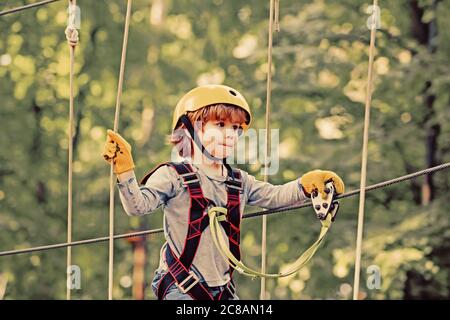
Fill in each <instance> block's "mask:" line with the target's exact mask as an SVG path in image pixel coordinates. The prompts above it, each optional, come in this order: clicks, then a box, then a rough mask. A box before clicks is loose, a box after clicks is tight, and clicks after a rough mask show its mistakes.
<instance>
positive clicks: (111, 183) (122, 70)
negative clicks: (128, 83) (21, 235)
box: [108, 0, 132, 300]
mask: <svg viewBox="0 0 450 320" xmlns="http://www.w3.org/2000/svg"><path fill="white" fill-rule="evenodd" d="M131 2H132V0H128V3H127V13H126V18H125V30H124V34H123V44H122V57H121V59H120V72H119V83H118V85H117V99H116V112H115V115H114V132H117V131H118V129H119V115H120V99H121V97H122V88H123V77H124V73H125V62H126V56H127V45H128V30H129V27H130V15H131ZM113 169H114V164H113V163H112V162H111V169H110V174H109V175H110V178H109V265H108V299H109V300H112V298H113V296H112V295H113V277H114V275H113V270H114V191H115V185H114V170H113Z"/></svg>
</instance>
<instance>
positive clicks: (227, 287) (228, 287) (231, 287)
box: [224, 280, 236, 297]
mask: <svg viewBox="0 0 450 320" xmlns="http://www.w3.org/2000/svg"><path fill="white" fill-rule="evenodd" d="M224 290H228V292H229V293H231V296H232V297H234V294H235V293H236V287H235V286H234V284H233V281H232V280H230V281H229V282H228V283H227V284H226V285H225V289H224Z"/></svg>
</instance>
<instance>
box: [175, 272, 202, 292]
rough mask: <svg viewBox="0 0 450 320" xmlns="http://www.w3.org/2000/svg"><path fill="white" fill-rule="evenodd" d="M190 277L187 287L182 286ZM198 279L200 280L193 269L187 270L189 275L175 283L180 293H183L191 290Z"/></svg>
mask: <svg viewBox="0 0 450 320" xmlns="http://www.w3.org/2000/svg"><path fill="white" fill-rule="evenodd" d="M191 279H193V281H192V283H191V284H189V285H188V286H187V287H184V285H185V284H187V283H188V281H189V280H191ZM199 281H200V280H199V278H198V277H197V275H196V274H195V273H194V272H193V271H189V275H188V276H187V277H186V279H184V280H183V281H181V282H180V283H177V287H178V289H180V291H181V293H183V294H184V293H187V292H188V291H189V290H191V289H192V288H193V287H194V286H195V285H196V284H197V283H198V282H199Z"/></svg>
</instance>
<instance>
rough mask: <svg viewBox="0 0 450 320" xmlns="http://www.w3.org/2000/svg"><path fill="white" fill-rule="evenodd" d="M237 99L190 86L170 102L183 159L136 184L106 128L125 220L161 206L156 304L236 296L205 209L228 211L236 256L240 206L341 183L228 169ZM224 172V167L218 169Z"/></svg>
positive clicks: (287, 200)
mask: <svg viewBox="0 0 450 320" xmlns="http://www.w3.org/2000/svg"><path fill="white" fill-rule="evenodd" d="M251 117H252V115H251V111H250V108H249V106H248V104H247V102H246V100H245V99H244V97H243V96H242V95H241V94H240V93H239V92H238V91H236V90H234V89H232V88H230V87H227V86H223V85H207V86H200V87H197V88H195V89H193V90H191V91H190V92H188V93H187V94H186V95H185V96H184V97H183V98H182V99H181V100H180V101H179V103H178V104H177V106H176V108H175V112H174V117H173V123H172V134H171V136H170V141H171V143H172V144H174V146H175V147H176V148H177V151H178V153H179V155H180V156H181V157H182V158H183V161H182V162H168V163H163V164H161V165H159V166H158V167H157V168H156V169H154V170H153V171H151V172H150V173H148V174H147V175H146V176H145V177H144V179H142V181H141V184H142V186H141V187H139V185H138V182H137V180H136V177H135V174H134V171H133V168H134V163H133V159H132V156H131V146H130V145H129V144H128V143H127V142H126V141H125V140H124V139H123V138H122V137H121V136H120V135H119V134H116V133H114V132H113V131H111V130H108V137H107V141H106V145H105V150H104V154H103V156H104V158H105V159H106V160H107V161H108V162H111V161H113V162H114V172H115V173H116V174H117V177H118V181H119V182H118V186H119V191H120V199H121V201H122V205H123V207H124V209H125V211H126V213H127V214H128V215H130V216H140V215H144V214H149V213H151V212H153V211H155V210H156V209H157V208H158V207H160V206H162V207H163V211H164V236H165V239H166V242H165V243H164V245H163V246H162V248H161V253H160V263H159V268H158V270H156V272H155V277H154V279H153V281H152V288H153V290H154V292H155V294H156V296H157V297H158V299H166V300H174V299H177V300H234V299H238V297H237V295H236V292H235V287H234V284H233V280H232V273H233V268H231V267H230V266H229V265H228V263H227V261H225V260H224V258H223V257H222V256H221V254H220V252H219V251H218V250H217V249H216V247H215V246H214V243H213V241H212V237H211V233H210V230H209V227H208V222H209V220H208V214H207V211H208V209H209V208H210V207H212V206H221V207H225V208H227V209H228V214H227V221H223V222H222V226H223V232H224V235H225V234H226V236H228V239H229V248H230V251H231V252H232V253H233V255H234V256H235V257H236V258H237V259H240V248H239V243H240V221H241V217H242V214H243V211H244V207H245V204H249V205H252V206H258V207H261V208H267V209H270V208H279V207H285V206H289V205H294V204H299V203H301V202H302V201H304V200H305V199H306V198H307V197H308V196H309V194H310V193H311V192H312V191H313V190H315V189H318V191H319V192H321V193H322V194H324V192H323V190H324V187H325V183H326V182H327V181H329V180H332V181H333V182H334V184H335V187H336V191H337V193H343V192H344V183H343V182H342V180H341V178H339V177H338V176H337V175H336V174H335V173H333V172H331V171H321V170H314V171H311V172H309V173H307V174H305V175H303V176H302V178H301V179H296V180H294V181H291V182H288V183H286V184H283V185H272V184H270V183H267V182H262V181H258V180H256V179H255V178H254V177H253V176H251V175H249V174H248V173H247V172H245V171H243V170H239V169H233V168H231V167H230V166H229V164H227V163H226V158H227V157H229V156H230V155H232V154H233V150H234V147H235V144H236V142H237V140H238V138H239V136H240V135H241V133H242V132H243V131H245V130H246V129H247V128H248V126H249V125H250V122H251ZM224 169H225V170H224Z"/></svg>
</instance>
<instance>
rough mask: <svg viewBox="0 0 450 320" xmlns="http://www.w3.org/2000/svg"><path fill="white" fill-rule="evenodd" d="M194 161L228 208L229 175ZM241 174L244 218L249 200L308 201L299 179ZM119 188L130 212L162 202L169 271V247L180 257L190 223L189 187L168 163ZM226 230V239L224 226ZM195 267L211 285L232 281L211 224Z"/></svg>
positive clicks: (270, 204)
mask: <svg viewBox="0 0 450 320" xmlns="http://www.w3.org/2000/svg"><path fill="white" fill-rule="evenodd" d="M190 163H191V166H192V168H193V169H194V171H196V172H197V174H198V176H199V179H200V185H201V188H202V191H203V195H204V196H205V197H206V198H209V199H211V200H213V201H214V203H215V204H216V205H217V206H222V207H226V204H227V193H226V188H225V180H226V177H223V176H214V175H211V174H206V173H205V172H204V171H203V170H202V168H201V167H198V166H196V165H195V164H192V162H190ZM240 172H241V176H242V186H243V191H242V193H241V194H240V212H241V216H242V214H243V211H244V208H245V205H246V204H248V205H251V206H258V207H261V208H266V209H271V208H280V207H285V206H290V205H294V204H299V203H301V202H303V201H304V200H305V199H306V196H305V195H304V193H303V191H302V188H301V185H300V183H299V179H296V180H294V181H290V182H288V183H285V184H283V185H272V184H270V183H267V182H263V181H259V180H256V179H255V177H253V176H252V175H250V174H248V173H247V172H245V171H243V170H240ZM118 186H119V191H120V199H121V201H122V205H123V207H124V209H125V212H126V213H127V214H128V215H130V216H141V215H144V214H149V213H152V212H153V211H155V210H156V209H157V208H159V207H160V206H162V208H163V211H164V236H165V238H166V243H164V245H163V246H162V248H161V258H160V265H159V269H162V270H166V269H167V265H166V263H165V254H164V253H165V250H166V246H167V245H169V246H170V248H171V249H172V250H173V252H174V253H176V254H177V255H179V254H180V253H181V252H182V250H183V245H184V242H185V238H186V234H187V229H188V221H189V203H190V202H189V192H188V190H187V189H186V188H185V187H184V186H183V184H182V180H181V178H179V177H178V174H177V172H176V171H175V170H174V169H173V168H171V167H169V166H162V167H160V168H158V169H157V170H156V171H155V172H154V173H153V174H152V175H151V176H150V178H149V179H148V180H147V182H146V184H145V186H141V187H140V186H139V185H138V182H137V180H136V177H135V176H134V173H133V174H131V175H129V176H128V177H125V179H123V181H121V182H119V183H118ZM222 232H223V234H224V236H225V237H226V235H225V232H224V230H222ZM192 269H193V270H194V272H195V273H196V274H197V275H198V276H200V277H202V278H203V279H204V280H205V281H206V283H207V284H208V286H222V285H224V284H226V283H227V282H228V281H229V280H230V276H229V272H228V270H229V266H228V263H227V261H225V260H224V259H223V257H222V256H221V254H220V253H219V252H218V250H217V249H216V247H215V245H214V243H213V240H212V238H211V232H210V229H209V227H207V228H206V229H205V231H204V232H203V234H202V236H201V239H200V243H199V247H198V250H197V254H196V255H195V258H194V261H193V266H192Z"/></svg>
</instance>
